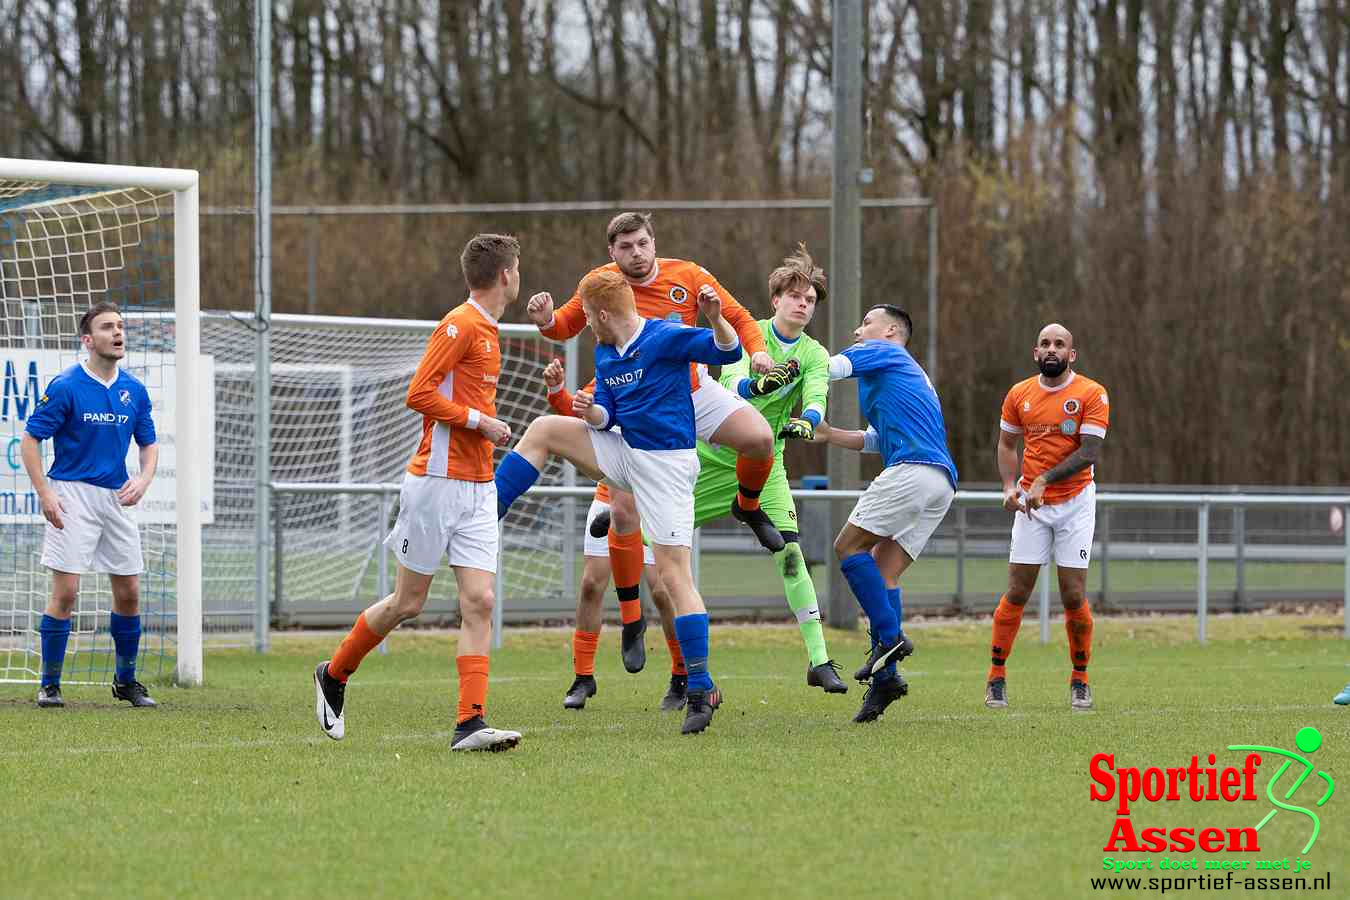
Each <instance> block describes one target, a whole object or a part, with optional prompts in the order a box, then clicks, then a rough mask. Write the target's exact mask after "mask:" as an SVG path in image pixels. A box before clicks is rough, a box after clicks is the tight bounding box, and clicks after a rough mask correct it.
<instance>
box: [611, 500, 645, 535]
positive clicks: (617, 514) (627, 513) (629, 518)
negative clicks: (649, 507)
mask: <svg viewBox="0 0 1350 900" xmlns="http://www.w3.org/2000/svg"><path fill="white" fill-rule="evenodd" d="M640 524H641V522H640V521H639V519H638V515H637V510H635V509H632V508H630V507H628V506H627V505H625V504H615V505H614V506H611V507H610V508H609V528H610V531H613V532H614V533H615V534H631V533H632V532H634V531H637V528H638V525H640Z"/></svg>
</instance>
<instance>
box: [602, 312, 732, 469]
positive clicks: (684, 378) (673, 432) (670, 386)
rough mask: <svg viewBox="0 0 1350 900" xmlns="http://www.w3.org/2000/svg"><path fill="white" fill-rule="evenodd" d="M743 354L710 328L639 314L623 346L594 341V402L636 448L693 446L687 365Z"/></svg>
mask: <svg viewBox="0 0 1350 900" xmlns="http://www.w3.org/2000/svg"><path fill="white" fill-rule="evenodd" d="M740 356H741V345H740V343H739V342H737V344H736V346H734V347H732V348H731V349H729V350H722V349H719V348H718V346H717V341H716V339H715V338H714V336H713V332H712V329H710V328H693V327H690V326H688V325H683V324H679V323H676V322H667V321H665V320H663V319H643V320H642V325H641V326H640V327H639V328H638V332H637V334H635V335H633V338H632V340H630V341H629V342H628V344H627V345H625V346H623V347H615V346H612V345H610V344H596V345H595V404H596V405H597V406H600V407H602V408H603V409H604V410H605V412H606V413H608V415H609V420H608V421H607V422H606V423H605V428H606V429H608V428H613V427H614V426H615V425H617V426H619V428H620V429H622V431H623V439H624V442H625V443H627V444H628V446H630V447H632V448H633V449H635V450H691V449H693V447H694V444H695V441H696V437H695V432H694V401H693V399H692V397H691V394H690V379H689V364H690V363H699V362H701V363H708V364H709V365H724V364H726V363H731V362H735V361H736V360H737V359H739V358H740Z"/></svg>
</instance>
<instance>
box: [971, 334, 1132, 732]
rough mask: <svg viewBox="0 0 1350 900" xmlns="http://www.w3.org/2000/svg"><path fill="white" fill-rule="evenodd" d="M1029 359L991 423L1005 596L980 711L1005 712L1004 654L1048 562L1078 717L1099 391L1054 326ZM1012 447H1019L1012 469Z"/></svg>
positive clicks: (1099, 438)
mask: <svg viewBox="0 0 1350 900" xmlns="http://www.w3.org/2000/svg"><path fill="white" fill-rule="evenodd" d="M1031 358H1032V359H1033V360H1034V361H1035V363H1036V367H1037V368H1038V369H1039V370H1040V373H1039V374H1038V375H1035V376H1033V377H1031V378H1028V379H1026V380H1025V381H1019V382H1018V383H1017V384H1015V385H1013V387H1012V390H1010V391H1008V396H1007V397H1006V398H1004V400H1003V411H1002V413H1001V415H1000V418H999V440H998V471H999V476H1000V477H1001V478H1002V479H1003V508H1004V509H1006V510H1008V511H1009V512H1012V513H1014V514H1015V516H1014V519H1013V528H1012V542H1011V546H1010V547H1009V552H1008V590H1007V592H1006V593H1004V594H1003V596H1002V597H1000V598H999V601H998V609H996V610H995V611H994V625H993V639H992V640H991V641H990V648H989V655H990V663H991V664H990V668H989V677H988V680H987V684H986V686H985V696H984V705H985V706H987V707H990V708H991V709H1001V708H1004V707H1006V706H1007V705H1008V683H1007V662H1008V656H1009V655H1010V654H1011V653H1012V646H1013V641H1014V640H1016V638H1017V630H1018V628H1019V627H1020V626H1021V624H1022V611H1023V610H1024V609H1025V608H1026V603H1027V600H1028V599H1029V598H1030V597H1031V591H1032V589H1033V588H1035V587H1036V579H1037V577H1038V576H1039V575H1040V571H1041V566H1042V565H1044V564H1046V563H1048V562H1050V560H1051V557H1052V555H1053V558H1054V561H1055V568H1056V570H1057V571H1058V573H1059V596H1060V599H1061V600H1062V601H1063V603H1064V616H1065V619H1064V628H1065V631H1066V632H1067V633H1068V637H1069V661H1070V665H1071V666H1072V668H1071V670H1070V672H1069V706H1070V708H1071V709H1075V710H1087V709H1092V689H1091V688H1089V687H1088V675H1087V667H1088V662H1089V660H1090V659H1091V658H1092V612H1091V610H1090V609H1089V608H1088V602H1087V571H1088V563H1089V561H1090V560H1091V558H1092V534H1093V530H1094V528H1095V526H1096V522H1097V502H1096V497H1097V488H1096V484H1095V482H1094V480H1093V465H1094V464H1095V463H1096V462H1097V457H1098V455H1099V454H1100V453H1101V448H1102V442H1103V441H1105V439H1106V427H1107V424H1108V422H1109V419H1110V415H1109V413H1110V409H1109V407H1108V406H1107V402H1108V401H1107V397H1106V389H1105V388H1104V387H1102V386H1101V385H1100V384H1098V383H1097V382H1095V381H1093V380H1092V379H1090V378H1086V377H1084V376H1082V375H1080V374H1078V373H1077V372H1075V371H1074V370H1073V364H1074V362H1075V361H1076V360H1077V359H1078V351H1077V350H1075V349H1074V346H1073V335H1072V334H1070V333H1069V330H1068V329H1067V328H1065V327H1064V326H1063V325H1058V324H1051V325H1046V326H1045V327H1044V328H1042V329H1041V333H1040V335H1039V336H1038V337H1037V338H1036V345H1035V347H1033V348H1032V351H1031ZM1019 439H1020V440H1021V441H1022V442H1023V444H1024V447H1025V449H1024V452H1023V454H1022V459H1021V464H1020V466H1019V464H1018V455H1017V443H1018V440H1019Z"/></svg>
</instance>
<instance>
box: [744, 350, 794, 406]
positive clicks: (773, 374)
mask: <svg viewBox="0 0 1350 900" xmlns="http://www.w3.org/2000/svg"><path fill="white" fill-rule="evenodd" d="M801 373H802V367H801V363H799V362H797V361H796V360H795V359H789V360H788V361H787V362H785V363H779V364H778V365H776V366H774V367H773V368H772V369H770V370H769V371H767V372H765V373H764V374H763V375H760V376H759V377H758V378H751V379H750V396H751V397H763V396H764V395H765V394H772V393H773V392H774V391H778V390H781V389H782V388H785V387H787V386H788V385H789V384H792V382H794V381H796V380H797V376H798V375H800V374H801Z"/></svg>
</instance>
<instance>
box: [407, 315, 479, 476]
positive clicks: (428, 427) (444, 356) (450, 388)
mask: <svg viewBox="0 0 1350 900" xmlns="http://www.w3.org/2000/svg"><path fill="white" fill-rule="evenodd" d="M501 370H502V351H501V346H500V344H499V343H498V341H497V320H496V319H494V318H492V316H491V314H490V313H488V311H487V310H485V309H483V307H481V306H479V305H478V303H477V302H475V301H474V300H472V299H470V300H466V301H465V302H464V303H461V304H460V305H459V306H456V307H455V308H454V309H452V310H450V312H448V313H446V316H445V318H443V319H441V321H440V324H438V325H437V326H436V330H435V331H434V332H432V335H431V338H430V339H428V341H427V349H426V352H425V353H424V354H423V355H422V361H421V362H420V363H418V365H417V372H416V373H414V374H413V377H412V383H410V384H409V385H408V408H409V409H412V410H415V411H416V412H419V413H421V414H422V442H421V443H420V444H419V445H418V447H417V452H416V453H414V454H413V457H412V460H411V461H410V462H409V463H408V472H409V473H411V474H413V475H435V476H438V477H442V478H454V479H457V480H459V481H478V482H483V481H491V480H492V475H493V472H492V442H491V441H489V440H488V439H487V438H485V437H483V435H482V434H481V433H479V431H478V420H479V419H480V418H481V417H482V416H496V415H497V377H498V376H499V375H500V374H501Z"/></svg>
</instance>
